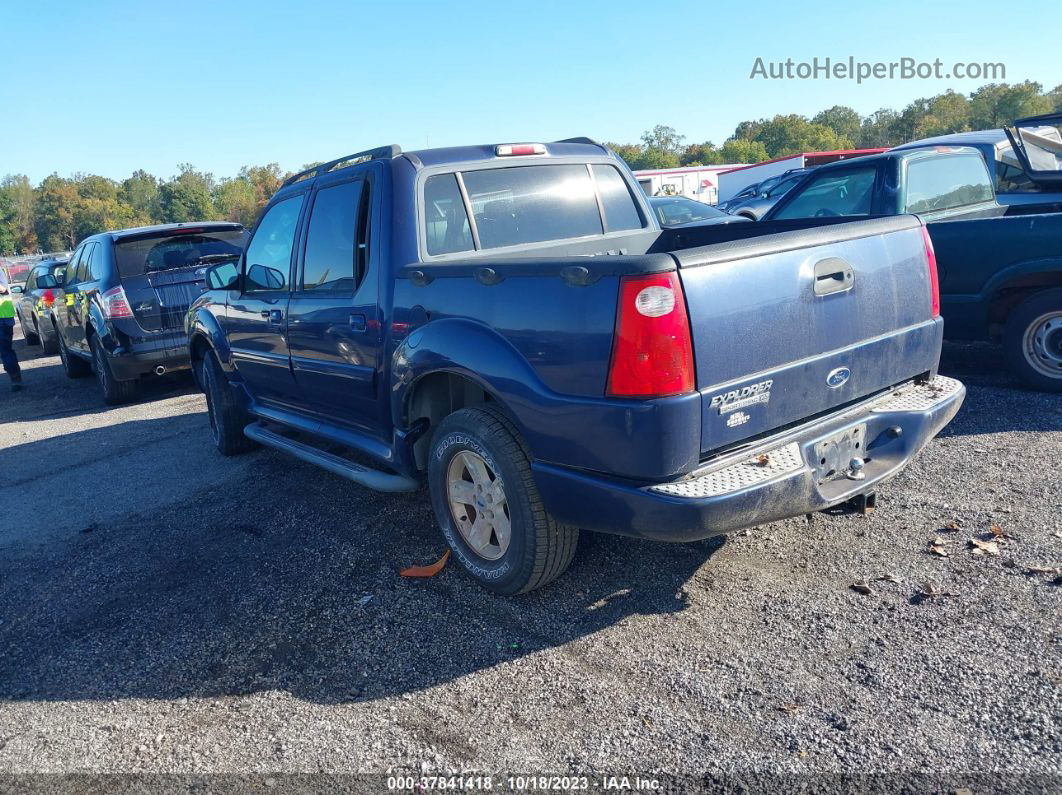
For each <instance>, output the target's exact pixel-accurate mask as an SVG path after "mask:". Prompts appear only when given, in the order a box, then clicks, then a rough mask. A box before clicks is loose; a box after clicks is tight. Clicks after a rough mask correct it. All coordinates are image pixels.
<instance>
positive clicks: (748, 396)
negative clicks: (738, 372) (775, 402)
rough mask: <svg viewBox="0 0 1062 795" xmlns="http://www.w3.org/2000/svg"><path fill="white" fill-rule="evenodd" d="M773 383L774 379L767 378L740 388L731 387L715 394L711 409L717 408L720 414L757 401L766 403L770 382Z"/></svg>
mask: <svg viewBox="0 0 1062 795" xmlns="http://www.w3.org/2000/svg"><path fill="white" fill-rule="evenodd" d="M773 383H774V379H767V380H766V381H760V382H759V383H756V384H749V385H748V386H743V387H741V388H740V389H731V390H730V391H729V392H723V393H722V394H721V395H715V396H714V397H713V398H712V402H711V404H710V405H711V407H712V408H713V409H714V408H718V409H719V413H720V414H726V413H727V412H731V411H736V410H737V409H743V408H748V407H749V406H755V405H756V404H757V403H767V402H768V401H769V400H770V399H771V384H773Z"/></svg>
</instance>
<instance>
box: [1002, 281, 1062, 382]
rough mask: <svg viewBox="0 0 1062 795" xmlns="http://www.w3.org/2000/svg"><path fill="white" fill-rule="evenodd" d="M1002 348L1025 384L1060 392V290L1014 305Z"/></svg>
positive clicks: (1061, 372)
mask: <svg viewBox="0 0 1062 795" xmlns="http://www.w3.org/2000/svg"><path fill="white" fill-rule="evenodd" d="M1003 346H1004V348H1005V349H1006V351H1007V354H1008V356H1007V359H1008V360H1009V361H1010V364H1011V367H1013V369H1014V372H1015V373H1016V374H1017V376H1018V377H1019V378H1021V379H1022V380H1023V381H1024V382H1025V383H1026V384H1028V385H1029V386H1032V387H1034V388H1036V389H1042V390H1044V391H1047V392H1062V289H1054V290H1044V291H1043V292H1040V293H1037V294H1036V295H1034V296H1032V297H1031V298H1027V299H1025V301H1023V302H1022V303H1020V304H1018V306H1016V307H1015V308H1014V310H1013V311H1012V312H1011V313H1010V317H1008V318H1007V324H1006V326H1005V327H1004V329H1003Z"/></svg>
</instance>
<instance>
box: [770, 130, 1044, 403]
mask: <svg viewBox="0 0 1062 795" xmlns="http://www.w3.org/2000/svg"><path fill="white" fill-rule="evenodd" d="M1039 140H1041V141H1043V140H1045V139H1044V138H1043V137H1042V136H1041V137H1040V138H1039ZM1059 146H1060V147H1062V144H1059ZM1045 159H1046V158H1045V157H1040V156H1037V157H1036V160H1035V162H1034V165H1037V164H1039V165H1041V166H1042V168H1041V169H1040V172H1038V171H1037V170H1036V169H1030V176H1031V177H1032V178H1033V179H1037V180H1042V181H1045V183H1050V182H1052V181H1054V180H1055V178H1056V177H1057V174H1058V173H1059V172H1058V171H1057V168H1058V165H1057V163H1054V164H1053V165H1054V168H1055V169H1056V171H1054V172H1053V173H1052V172H1050V171H1049V169H1048V165H1047V164H1046V163H1044V160H1045ZM1057 210H1058V207H1057V206H1053V205H1012V206H1002V205H1000V204H998V203H997V201H996V198H995V193H994V188H993V179H992V177H991V175H990V174H989V172H988V169H987V167H986V165H985V161H984V158H983V157H982V156H981V154H979V153H978V151H977V150H975V149H973V148H970V147H946V146H937V147H929V148H918V149H903V150H892V151H889V152H885V153H883V154H879V155H871V156H869V157H864V158H860V159H859V160H851V161H843V162H839V163H831V164H829V165H826V166H820V167H819V168H817V169H815V170H814V171H813V172H811V173H810V174H809V175H808V176H806V177H805V178H804V180H803V181H802V182H801V183H800V184H799V185H797V186H796V187H794V188H793V189H792V190H791V191H790V192H789V193H788V194H787V195H786V196H785V197H784V198H783V199H782V200H781V201H780V202H778V204H776V205H775V206H774V207H773V208H772V209H771V211H770V212H768V213H767V214H766V215H765V216H764V220H765V221H768V222H775V224H776V227H775V228H784V227H785V223H787V222H788V223H794V221H793V220H792V219H801V220H800V221H799V222H798V223H799V224H800V225H802V226H803V225H804V224H806V223H807V220H808V219H816V220H817V221H819V222H822V223H829V222H831V221H851V220H853V219H855V218H871V217H875V216H891V215H899V214H901V213H915V214H917V215H918V216H919V217H920V218H921V219H922V220H923V221H924V222H925V223H926V227H927V229H928V230H929V235H930V238H931V239H932V241H933V249H934V251H935V253H936V258H937V267H938V272H939V274H940V300H941V311H942V313H943V315H944V321H945V323H944V336H945V337H946V338H947V339H954V340H989V341H995V342H1002V343H1003V345H1004V346H1005V348H1006V350H1007V359H1008V361H1009V362H1010V364H1011V366H1012V367H1013V369H1014V371H1015V373H1016V374H1017V375H1018V376H1019V377H1020V378H1021V379H1022V380H1024V381H1025V382H1026V383H1027V384H1029V385H1030V386H1033V387H1035V388H1038V389H1043V390H1048V391H1054V392H1058V391H1062V212H1058V211H1057Z"/></svg>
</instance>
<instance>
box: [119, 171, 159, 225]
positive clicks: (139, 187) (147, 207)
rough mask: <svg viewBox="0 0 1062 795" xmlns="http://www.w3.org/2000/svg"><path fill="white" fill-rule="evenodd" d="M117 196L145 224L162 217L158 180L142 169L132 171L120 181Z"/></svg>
mask: <svg viewBox="0 0 1062 795" xmlns="http://www.w3.org/2000/svg"><path fill="white" fill-rule="evenodd" d="M118 197H119V201H121V202H122V203H123V204H126V205H128V206H129V207H130V208H132V210H133V212H134V213H135V214H136V215H137V217H139V218H142V219H143V222H144V223H145V224H150V223H152V222H153V221H158V220H160V218H161V217H162V215H161V212H162V208H161V206H160V205H159V181H158V179H156V178H155V177H154V176H153V175H151V174H149V173H147V172H146V171H144V170H143V169H139V170H137V171H134V172H133V174H132V176H130V177H129V178H128V179H126V180H124V181H123V182H122V187H121V189H120V190H119V192H118Z"/></svg>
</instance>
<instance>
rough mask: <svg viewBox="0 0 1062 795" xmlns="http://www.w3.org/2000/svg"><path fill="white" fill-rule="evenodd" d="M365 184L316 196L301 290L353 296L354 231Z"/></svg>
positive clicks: (339, 187) (347, 185) (340, 187)
mask: <svg viewBox="0 0 1062 795" xmlns="http://www.w3.org/2000/svg"><path fill="white" fill-rule="evenodd" d="M364 184H365V183H364V182H362V181H361V180H358V181H356V182H345V183H343V184H342V185H333V186H332V187H329V188H324V189H322V190H319V191H318V192H317V198H315V199H314V202H313V210H312V211H311V213H310V224H309V229H308V230H307V232H306V254H305V256H304V258H303V266H302V289H303V290H321V291H326V290H328V291H335V290H339V291H343V292H353V291H354V287H355V285H356V279H357V268H356V254H357V250H356V245H355V240H354V237H355V230H356V228H357V225H358V216H359V215H360V213H359V212H358V206H359V204H360V199H361V193H362V187H363V186H364Z"/></svg>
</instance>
